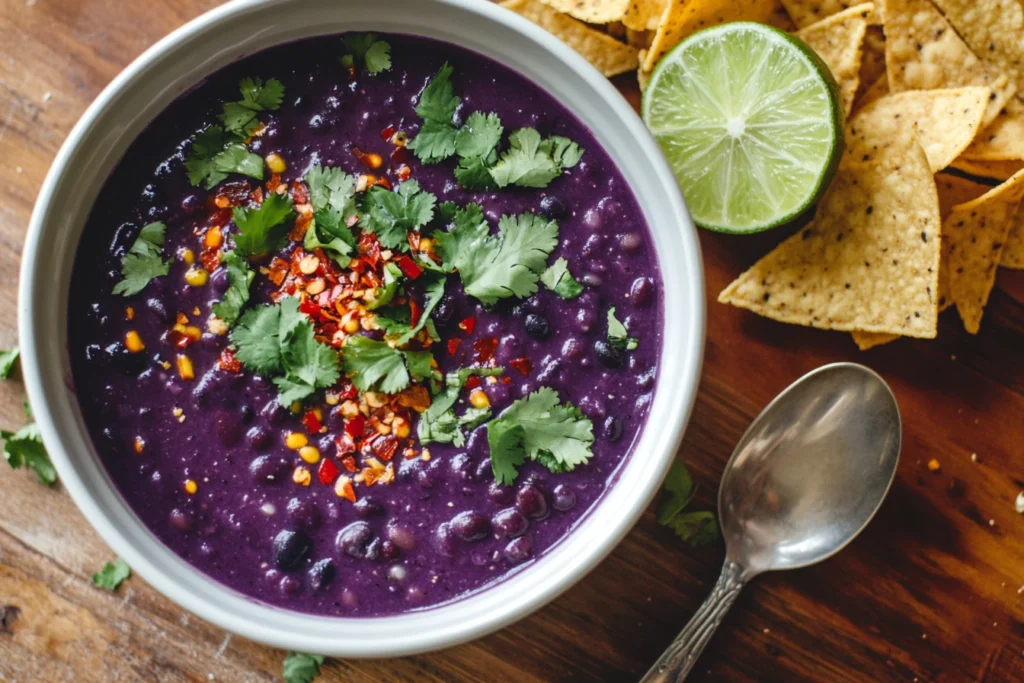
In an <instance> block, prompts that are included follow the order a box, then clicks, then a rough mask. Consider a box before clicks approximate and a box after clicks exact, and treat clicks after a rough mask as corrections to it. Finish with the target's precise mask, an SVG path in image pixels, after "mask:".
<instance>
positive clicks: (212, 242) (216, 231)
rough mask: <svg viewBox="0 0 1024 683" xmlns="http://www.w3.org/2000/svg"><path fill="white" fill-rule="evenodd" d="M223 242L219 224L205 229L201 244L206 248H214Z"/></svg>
mask: <svg viewBox="0 0 1024 683" xmlns="http://www.w3.org/2000/svg"><path fill="white" fill-rule="evenodd" d="M223 242H224V233H223V232H221V229H220V226H219V225H215V226H213V227H212V228H210V229H209V230H207V231H206V235H205V236H204V237H203V246H204V247H206V248H207V249H216V248H217V247H219V246H220V245H221V244H222V243H223Z"/></svg>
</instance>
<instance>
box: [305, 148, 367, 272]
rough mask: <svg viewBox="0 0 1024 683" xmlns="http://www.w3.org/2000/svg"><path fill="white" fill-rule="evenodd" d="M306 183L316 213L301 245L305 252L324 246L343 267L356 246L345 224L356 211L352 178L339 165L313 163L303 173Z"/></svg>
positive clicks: (354, 239)
mask: <svg viewBox="0 0 1024 683" xmlns="http://www.w3.org/2000/svg"><path fill="white" fill-rule="evenodd" d="M306 185H307V186H308V187H309V201H310V203H311V204H312V205H313V210H314V212H315V213H314V214H313V222H312V224H310V226H309V228H308V229H307V230H306V238H305V241H304V243H303V245H302V246H303V247H305V249H306V250H307V251H310V250H312V249H316V248H318V247H319V248H321V249H324V250H325V251H327V252H329V253H331V256H332V257H333V258H334V259H335V260H336V261H338V263H339V264H340V265H341V266H342V267H347V266H348V264H349V260H350V259H348V258H347V257H348V255H349V254H351V253H352V249H353V248H354V247H355V246H356V238H355V235H353V234H352V230H351V228H349V227H348V225H349V220H350V219H352V218H353V217H354V216H356V215H357V213H358V209H357V207H356V199H355V194H356V181H355V178H353V177H352V176H350V175H348V174H347V173H345V172H344V171H342V170H341V169H340V168H324V167H322V166H314V167H313V168H312V169H311V170H310V171H309V173H307V174H306Z"/></svg>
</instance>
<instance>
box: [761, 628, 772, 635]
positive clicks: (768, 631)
mask: <svg viewBox="0 0 1024 683" xmlns="http://www.w3.org/2000/svg"><path fill="white" fill-rule="evenodd" d="M761 633H763V634H765V635H768V634H769V633H771V630H769V629H765V630H763V631H762V632H761Z"/></svg>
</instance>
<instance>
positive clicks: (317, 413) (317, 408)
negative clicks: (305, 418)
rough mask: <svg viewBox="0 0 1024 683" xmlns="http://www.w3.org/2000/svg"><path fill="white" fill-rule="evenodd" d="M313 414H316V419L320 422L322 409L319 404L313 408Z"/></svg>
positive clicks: (322, 413)
mask: <svg viewBox="0 0 1024 683" xmlns="http://www.w3.org/2000/svg"><path fill="white" fill-rule="evenodd" d="M313 414H314V415H316V419H317V420H319V421H320V422H323V421H324V411H323V409H321V408H320V407H319V406H318V407H316V408H313Z"/></svg>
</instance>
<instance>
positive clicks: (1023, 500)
mask: <svg viewBox="0 0 1024 683" xmlns="http://www.w3.org/2000/svg"><path fill="white" fill-rule="evenodd" d="M1013 509H1014V510H1016V511H1017V514H1020V515H1024V491H1021V492H1020V493H1018V494H1017V500H1015V501H1013Z"/></svg>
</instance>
